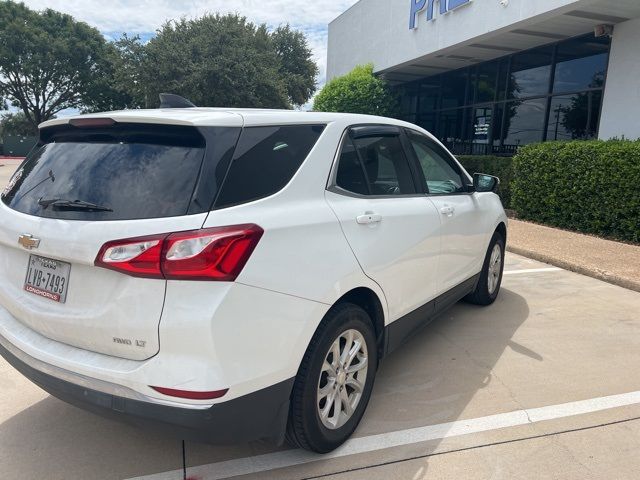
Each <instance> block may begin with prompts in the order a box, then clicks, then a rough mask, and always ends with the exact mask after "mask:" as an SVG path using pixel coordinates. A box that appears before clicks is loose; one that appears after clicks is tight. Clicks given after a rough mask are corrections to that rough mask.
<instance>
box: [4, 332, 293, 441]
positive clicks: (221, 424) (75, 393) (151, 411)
mask: <svg viewBox="0 0 640 480" xmlns="http://www.w3.org/2000/svg"><path fill="white" fill-rule="evenodd" d="M11 350H12V351H9V349H8V348H6V347H5V346H4V345H3V344H2V342H0V355H2V356H3V357H4V358H5V359H6V360H7V362H9V363H10V364H11V365H12V366H13V367H14V368H15V369H16V370H18V371H19V372H20V373H22V374H23V375H24V376H25V377H27V378H28V379H29V380H31V381H32V382H33V383H35V384H36V385H38V386H39V387H40V388H42V389H43V390H45V391H47V392H48V393H50V394H51V395H53V396H55V397H57V398H59V399H61V400H63V401H65V402H68V403H70V404H72V405H75V406H77V407H80V408H82V409H85V410H89V411H91V412H94V413H97V414H99V415H102V416H106V417H109V418H115V419H118V420H123V421H126V422H127V423H131V424H134V425H138V426H142V427H144V428H150V429H154V430H160V431H161V432H166V433H169V434H171V435H175V436H176V437H178V438H181V439H186V440H193V441H199V442H207V443H214V444H216V443H239V442H244V441H250V440H257V439H268V440H271V441H273V442H275V443H277V444H280V443H282V441H283V440H284V433H285V429H286V422H287V415H288V411H289V396H290V394H291V390H292V388H293V381H294V379H293V378H291V379H289V380H285V381H283V382H280V383H277V384H275V385H273V386H270V387H267V388H264V389H261V390H258V391H256V392H253V393H250V394H247V395H244V396H242V397H237V398H235V399H233V400H229V401H227V402H222V403H218V404H216V405H213V406H211V407H207V408H205V409H193V408H180V407H174V406H168V405H163V404H158V403H153V402H151V401H144V400H136V399H132V398H128V397H126V396H119V395H116V394H112V393H105V392H102V391H98V390H94V389H91V388H88V387H86V386H84V385H82V384H81V383H82V382H81V379H80V378H79V381H78V382H74V381H70V380H68V379H62V378H59V377H57V376H55V375H52V374H50V373H47V372H44V371H42V370H41V369H38V368H36V367H34V365H37V364H38V362H39V361H38V360H36V359H32V357H29V356H28V355H27V354H25V353H24V352H22V351H18V350H17V349H13V348H12V349H11ZM31 360H32V361H31ZM69 373H70V372H69Z"/></svg>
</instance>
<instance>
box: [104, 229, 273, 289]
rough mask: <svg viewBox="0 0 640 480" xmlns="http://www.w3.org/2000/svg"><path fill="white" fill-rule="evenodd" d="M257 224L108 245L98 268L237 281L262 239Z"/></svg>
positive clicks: (172, 277)
mask: <svg viewBox="0 0 640 480" xmlns="http://www.w3.org/2000/svg"><path fill="white" fill-rule="evenodd" d="M263 233H264V232H263V230H262V229H261V228H260V227H259V226H257V225H253V224H247V225H235V226H230V227H214V228H207V229H202V230H193V231H189V232H178V233H171V234H163V235H154V236H150V237H140V238H130V239H125V240H117V241H114V242H108V243H106V244H105V245H104V246H103V247H102V248H101V249H100V252H99V253H98V257H97V258H96V261H95V265H96V266H97V267H103V268H108V269H111V270H115V271H118V272H121V273H126V274H127V275H131V276H134V277H144V278H161V279H168V280H218V281H228V282H232V281H234V280H235V279H236V278H237V277H238V275H239V274H240V272H241V271H242V269H243V268H244V266H245V265H246V263H247V261H248V260H249V257H250V256H251V254H252V253H253V250H254V249H255V248H256V245H257V244H258V242H259V241H260V238H261V237H262V234H263Z"/></svg>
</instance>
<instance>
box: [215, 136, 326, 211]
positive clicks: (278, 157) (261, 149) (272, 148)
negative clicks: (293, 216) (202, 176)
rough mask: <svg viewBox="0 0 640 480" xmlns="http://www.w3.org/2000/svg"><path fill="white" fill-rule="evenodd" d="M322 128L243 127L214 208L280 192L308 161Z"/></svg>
mask: <svg viewBox="0 0 640 480" xmlns="http://www.w3.org/2000/svg"><path fill="white" fill-rule="evenodd" d="M324 127H325V126H324V125H288V126H272V127H247V128H245V129H244V130H243V131H242V135H241V136H240V140H239V141H238V146H237V148H236V151H235V154H234V156H233V161H232V162H231V167H230V168H229V172H228V174H227V177H226V179H225V181H224V184H223V186H222V190H221V191H220V195H219V197H218V199H217V200H216V204H215V208H225V207H229V206H232V205H238V204H241V203H246V202H250V201H253V200H258V199H260V198H265V197H268V196H270V195H273V194H274V193H277V192H279V191H280V190H282V189H283V188H284V187H285V186H286V185H287V184H288V183H289V182H290V181H291V179H292V178H293V176H294V175H295V173H296V172H297V171H298V169H299V168H300V166H301V165H302V163H303V162H304V160H305V159H306V158H307V156H308V155H309V152H311V149H312V148H313V146H314V145H315V144H316V142H317V141H318V138H319V137H320V134H321V133H322V132H323V130H324Z"/></svg>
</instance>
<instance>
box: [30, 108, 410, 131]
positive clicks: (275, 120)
mask: <svg viewBox="0 0 640 480" xmlns="http://www.w3.org/2000/svg"><path fill="white" fill-rule="evenodd" d="M86 118H110V119H113V120H115V121H116V122H121V123H153V124H165V125H189V126H220V127H242V126H245V127H247V126H261V125H287V124H314V123H331V122H342V123H346V124H366V123H384V124H392V125H399V126H409V125H410V124H409V123H406V122H403V121H401V120H396V119H392V118H387V117H377V116H372V115H360V114H352V113H325V112H304V111H298V110H268V109H251V108H165V109H155V110H120V111H113V112H102V113H92V114H87V115H76V116H70V117H62V118H57V119H54V120H49V121H47V122H44V123H42V124H40V128H47V127H52V126H56V125H64V124H67V123H69V122H70V121H71V120H77V119H86Z"/></svg>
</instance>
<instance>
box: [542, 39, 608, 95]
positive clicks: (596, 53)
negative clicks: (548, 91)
mask: <svg viewBox="0 0 640 480" xmlns="http://www.w3.org/2000/svg"><path fill="white" fill-rule="evenodd" d="M609 42H610V40H609V39H597V38H592V39H589V40H586V39H584V38H581V39H578V40H572V41H570V42H566V43H563V44H561V45H559V46H558V55H557V62H558V63H557V65H556V74H555V79H554V83H553V91H554V92H555V93H558V92H575V91H578V90H586V89H589V88H602V87H603V86H604V77H605V72H606V70H607V60H608V58H609Z"/></svg>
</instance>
